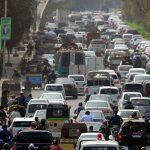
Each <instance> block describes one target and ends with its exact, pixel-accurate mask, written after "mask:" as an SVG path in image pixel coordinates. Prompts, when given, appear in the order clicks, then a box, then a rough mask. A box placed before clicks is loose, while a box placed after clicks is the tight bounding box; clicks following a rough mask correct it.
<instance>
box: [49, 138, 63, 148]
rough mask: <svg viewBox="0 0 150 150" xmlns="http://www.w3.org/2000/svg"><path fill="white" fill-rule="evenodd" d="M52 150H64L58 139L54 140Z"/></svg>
mask: <svg viewBox="0 0 150 150" xmlns="http://www.w3.org/2000/svg"><path fill="white" fill-rule="evenodd" d="M50 150H62V148H61V147H60V146H59V145H58V141H57V140H56V139H54V140H53V144H52V145H51V146H50Z"/></svg>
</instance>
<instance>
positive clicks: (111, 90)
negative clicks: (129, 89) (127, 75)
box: [97, 86, 120, 106]
mask: <svg viewBox="0 0 150 150" xmlns="http://www.w3.org/2000/svg"><path fill="white" fill-rule="evenodd" d="M97 94H104V95H109V96H110V97H111V99H112V102H113V105H115V106H116V105H117V104H118V97H119V95H120V93H119V89H118V88H117V87H114V86H101V87H99V88H98V92H97Z"/></svg>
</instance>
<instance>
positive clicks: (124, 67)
mask: <svg viewBox="0 0 150 150" xmlns="http://www.w3.org/2000/svg"><path fill="white" fill-rule="evenodd" d="M131 68H132V67H131V66H120V67H119V71H129V69H131Z"/></svg>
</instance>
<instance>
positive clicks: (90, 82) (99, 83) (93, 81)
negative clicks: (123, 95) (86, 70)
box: [87, 80, 110, 86]
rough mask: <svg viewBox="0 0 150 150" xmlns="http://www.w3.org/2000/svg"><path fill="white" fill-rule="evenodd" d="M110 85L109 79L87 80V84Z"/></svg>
mask: <svg viewBox="0 0 150 150" xmlns="http://www.w3.org/2000/svg"><path fill="white" fill-rule="evenodd" d="M99 85H100V86H110V80H102V81H100V80H88V81H87V86H99Z"/></svg>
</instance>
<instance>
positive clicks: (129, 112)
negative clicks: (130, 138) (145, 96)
mask: <svg viewBox="0 0 150 150" xmlns="http://www.w3.org/2000/svg"><path fill="white" fill-rule="evenodd" d="M133 112H134V110H133V111H121V112H120V116H121V117H122V118H129V116H130V115H131V114H132V113H133ZM136 113H137V116H138V117H139V118H140V117H141V116H140V113H139V112H138V111H136Z"/></svg>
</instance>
